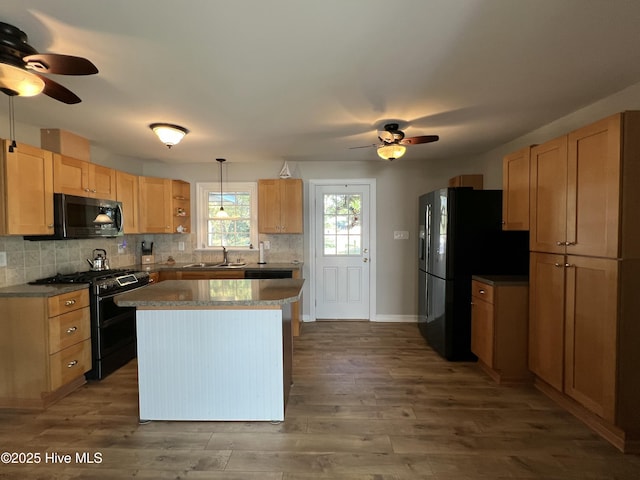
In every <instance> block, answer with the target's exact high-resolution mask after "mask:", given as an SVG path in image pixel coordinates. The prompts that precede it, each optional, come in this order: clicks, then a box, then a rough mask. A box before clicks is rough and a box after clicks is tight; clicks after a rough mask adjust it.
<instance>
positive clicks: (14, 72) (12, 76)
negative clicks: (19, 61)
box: [0, 63, 44, 97]
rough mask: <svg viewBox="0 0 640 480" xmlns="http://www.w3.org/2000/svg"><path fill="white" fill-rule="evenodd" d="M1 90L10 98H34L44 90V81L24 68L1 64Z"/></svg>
mask: <svg viewBox="0 0 640 480" xmlns="http://www.w3.org/2000/svg"><path fill="white" fill-rule="evenodd" d="M0 90H2V91H3V92H4V93H6V94H7V95H10V96H13V95H18V96H20V97H33V96H35V95H38V94H39V93H41V92H42V90H44V80H42V78H40V77H39V76H38V75H36V74H34V73H31V72H29V71H27V70H25V69H24V68H20V67H14V66H13V65H8V64H6V63H0Z"/></svg>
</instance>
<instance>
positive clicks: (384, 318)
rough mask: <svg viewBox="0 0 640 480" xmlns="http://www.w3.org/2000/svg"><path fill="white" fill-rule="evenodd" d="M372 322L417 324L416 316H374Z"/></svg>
mask: <svg viewBox="0 0 640 480" xmlns="http://www.w3.org/2000/svg"><path fill="white" fill-rule="evenodd" d="M371 321H372V322H396V323H418V316H417V315H376V318H373V319H371Z"/></svg>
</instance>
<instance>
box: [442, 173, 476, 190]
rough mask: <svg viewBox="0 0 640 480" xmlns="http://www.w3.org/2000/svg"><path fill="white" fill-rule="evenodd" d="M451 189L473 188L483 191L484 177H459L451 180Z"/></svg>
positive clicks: (473, 175) (474, 175)
mask: <svg viewBox="0 0 640 480" xmlns="http://www.w3.org/2000/svg"><path fill="white" fill-rule="evenodd" d="M449 186H450V187H471V188H473V189H474V190H482V189H483V186H484V176H483V175H481V174H472V175H458V176H456V177H452V178H450V179H449Z"/></svg>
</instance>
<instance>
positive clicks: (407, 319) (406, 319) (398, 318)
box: [302, 315, 418, 323]
mask: <svg viewBox="0 0 640 480" xmlns="http://www.w3.org/2000/svg"><path fill="white" fill-rule="evenodd" d="M338 320H339V319H338ZM302 321H303V322H315V321H316V319H315V318H310V317H309V315H303V316H302ZM345 321H347V320H345ZM370 321H372V322H388V323H418V316H417V315H376V318H373V319H371V320H370Z"/></svg>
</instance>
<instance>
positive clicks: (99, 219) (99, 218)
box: [93, 207, 113, 225]
mask: <svg viewBox="0 0 640 480" xmlns="http://www.w3.org/2000/svg"><path fill="white" fill-rule="evenodd" d="M93 223H95V224H96V225H109V224H111V223H113V218H111V217H110V216H109V215H107V212H105V210H104V208H103V207H100V211H99V212H98V215H96V218H95V219H94V220H93Z"/></svg>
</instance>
